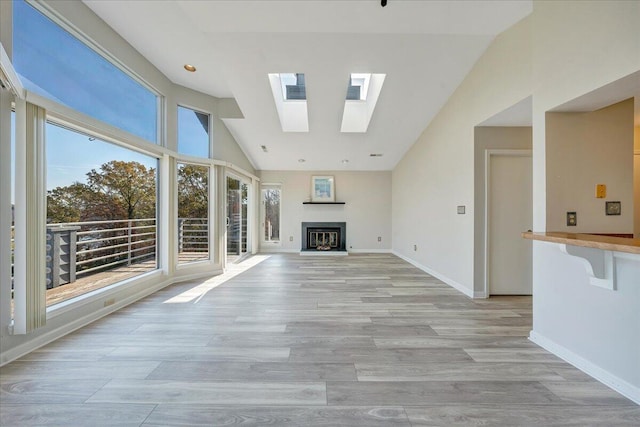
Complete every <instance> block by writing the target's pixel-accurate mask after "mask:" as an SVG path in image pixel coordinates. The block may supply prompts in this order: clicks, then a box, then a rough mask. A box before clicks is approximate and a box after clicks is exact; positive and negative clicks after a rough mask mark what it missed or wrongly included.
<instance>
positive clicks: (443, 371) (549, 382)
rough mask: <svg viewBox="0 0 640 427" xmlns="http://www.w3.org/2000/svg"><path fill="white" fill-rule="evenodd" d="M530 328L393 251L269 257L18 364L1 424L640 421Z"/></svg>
mask: <svg viewBox="0 0 640 427" xmlns="http://www.w3.org/2000/svg"><path fill="white" fill-rule="evenodd" d="M252 264H255V265H254V266H253V267H252V268H250V269H247V270H246V271H243V269H244V268H245V267H246V266H247V265H252ZM530 329H531V299H530V298H528V297H503V298H491V299H489V300H470V299H468V298H467V297H466V296H463V295H461V294H460V293H458V292H457V291H455V290H453V289H452V288H450V287H448V286H446V285H444V284H442V283H441V282H439V281H438V280H436V279H434V278H432V277H430V276H428V275H427V274H425V273H423V272H421V271H420V270H418V269H416V268H414V267H412V266H411V265H409V264H407V263H406V262H404V261H402V260H400V259H399V258H396V257H395V256H392V255H386V254H376V255H350V256H348V257H301V256H299V255H295V254H286V255H283V254H279V255H272V256H266V255H265V256H262V255H259V256H255V257H252V258H249V259H248V260H245V261H244V262H243V263H241V264H238V265H233V266H232V270H231V271H230V272H229V273H226V274H225V275H224V276H218V277H214V278H211V279H209V280H207V281H198V282H187V283H181V284H176V285H174V286H171V287H169V288H166V289H164V290H163V291H161V292H158V293H156V294H154V295H152V296H150V297H148V298H146V299H144V300H142V301H139V302H138V303H136V304H133V305H131V306H129V307H127V308H125V309H123V310H121V311H119V312H117V313H114V314H113V315H111V316H108V317H107V318H104V319H102V320H100V321H98V322H95V323H94V324H92V325H90V326H88V327H85V328H83V329H81V330H79V331H77V332H76V333H73V334H71V335H69V336H67V337H65V338H62V339H60V340H58V341H56V342H55V343H52V344H50V345H48V346H46V347H43V348H42V349H40V350H38V351H35V352H33V353H31V354H29V355H28V356H26V357H23V358H22V359H20V360H18V361H16V362H13V363H11V364H9V365H7V366H4V367H3V368H1V369H0V383H1V395H0V397H1V407H0V424H2V425H3V426H19V425H30V426H35V425H60V426H83V425H87V426H97V425H108V426H116V425H131V426H138V425H145V426H147V425H148V426H151V425H207V426H212V425H225V426H228V425H242V426H256V425H274V426H316V425H322V426H338V425H340V426H358V425H362V426H411V425H413V426H419V425H432V426H433V425H442V426H450V425H472V426H477V425H489V426H496V425H508V426H523V425H531V426H551V425H571V426H587V425H593V426H618V425H630V426H631V425H633V426H638V425H640V407H638V406H637V405H635V404H634V403H632V402H631V401H629V400H627V399H625V398H624V397H622V396H620V395H619V394H617V393H615V392H613V391H611V390H610V389H608V388H607V387H605V386H603V385H602V384H600V383H598V382H596V381H594V380H592V379H591V378H590V377H588V376H586V375H585V374H583V373H581V372H580V371H578V370H577V369H575V368H573V367H571V366H570V365H568V364H566V363H564V362H563V361H562V360H560V359H558V358H556V357H555V356H553V355H551V354H549V353H547V352H546V351H544V350H542V349H541V348H539V347H537V346H535V345H534V344H532V343H531V342H529V341H528V340H527V338H526V336H527V335H528V333H529V330H530Z"/></svg>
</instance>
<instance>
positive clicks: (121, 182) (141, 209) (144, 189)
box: [87, 160, 156, 219]
mask: <svg viewBox="0 0 640 427" xmlns="http://www.w3.org/2000/svg"><path fill="white" fill-rule="evenodd" d="M87 185H88V186H89V188H91V190H93V191H94V192H97V193H102V194H105V195H107V196H108V197H110V198H111V199H112V200H113V201H114V202H116V203H119V204H121V206H122V207H123V208H124V211H125V213H126V219H136V218H153V217H155V206H156V203H155V201H156V171H155V169H154V168H149V169H147V167H146V166H145V165H143V164H140V163H138V162H123V161H119V160H112V161H110V162H108V163H104V164H103V165H102V166H100V171H99V172H98V171H96V170H95V169H92V170H91V172H89V173H87Z"/></svg>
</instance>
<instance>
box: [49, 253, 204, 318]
mask: <svg viewBox="0 0 640 427" xmlns="http://www.w3.org/2000/svg"><path fill="white" fill-rule="evenodd" d="M207 258H208V254H203V253H198V252H182V253H180V254H179V256H178V260H179V262H180V263H188V262H193V261H199V260H202V259H207ZM155 269H156V261H155V260H151V261H143V262H139V263H136V264H132V265H130V266H122V267H117V268H114V269H111V270H105V271H100V272H97V273H94V274H88V275H87V276H84V277H81V278H79V279H77V280H76V281H75V282H73V283H68V284H66V285H62V286H58V287H57V288H53V289H47V307H49V306H51V305H54V304H57V303H59V302H62V301H66V300H68V299H71V298H74V297H77V296H79V295H83V294H86V293H87V292H91V291H95V290H96V289H102V288H104V287H106V286H109V285H113V284H114V283H118V282H121V281H123V280H126V279H130V278H132V277H135V276H138V275H140V274H143V273H148V272H149V271H153V270H155Z"/></svg>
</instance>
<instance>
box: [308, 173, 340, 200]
mask: <svg viewBox="0 0 640 427" xmlns="http://www.w3.org/2000/svg"><path fill="white" fill-rule="evenodd" d="M311 201H312V202H335V201H336V190H335V184H334V180H333V176H328V175H327V176H317V175H316V176H312V177H311Z"/></svg>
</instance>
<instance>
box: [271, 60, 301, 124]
mask: <svg viewBox="0 0 640 427" xmlns="http://www.w3.org/2000/svg"><path fill="white" fill-rule="evenodd" d="M269 83H270V84H271V92H272V94H273V101H274V102H275V104H276V110H277V112H278V117H279V118H280V126H281V127H282V131H283V132H309V115H308V112H307V86H306V84H305V79H304V74H303V73H270V74H269Z"/></svg>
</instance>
